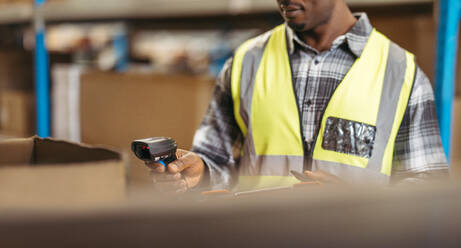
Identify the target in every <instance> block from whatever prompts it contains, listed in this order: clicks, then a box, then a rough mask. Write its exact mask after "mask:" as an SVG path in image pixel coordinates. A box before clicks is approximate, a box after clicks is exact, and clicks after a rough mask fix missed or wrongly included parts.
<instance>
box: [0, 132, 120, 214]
mask: <svg viewBox="0 0 461 248" xmlns="http://www.w3.org/2000/svg"><path fill="white" fill-rule="evenodd" d="M125 166H126V160H125V159H124V158H123V155H122V154H120V153H117V152H114V151H111V150H107V149H104V148H98V147H90V146H84V145H78V144H73V143H68V142H65V141H56V140H52V139H41V138H38V137H32V138H26V139H9V140H5V141H3V142H0V199H1V201H0V205H1V206H2V207H5V206H7V207H8V206H9V207H14V206H23V207H24V206H30V207H37V206H61V205H84V206H86V205H91V204H100V203H111V202H116V201H119V200H123V199H124V198H125V188H126V179H125V177H126V176H125V175H126V173H125Z"/></svg>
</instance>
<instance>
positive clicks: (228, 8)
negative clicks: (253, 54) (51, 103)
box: [0, 0, 433, 24]
mask: <svg viewBox="0 0 461 248" xmlns="http://www.w3.org/2000/svg"><path fill="white" fill-rule="evenodd" d="M347 2H348V3H349V4H350V5H351V6H353V7H354V6H382V5H396V4H430V3H432V2H433V0H348V1H347ZM276 10H277V6H276V1H275V0H220V1H213V0H175V1H172V0H131V1H124V0H98V1H94V0H63V1H49V2H47V3H46V4H45V6H44V7H43V16H44V18H45V19H46V20H47V21H72V20H74V21H75V20H78V21H80V20H98V19H103V20H104V19H125V18H168V17H181V16H203V15H226V14H245V13H261V12H272V11H276ZM33 15H34V7H33V6H32V5H27V4H13V5H12V4H7V5H3V6H2V7H1V8H0V24H9V23H22V22H29V21H30V20H32V18H33Z"/></svg>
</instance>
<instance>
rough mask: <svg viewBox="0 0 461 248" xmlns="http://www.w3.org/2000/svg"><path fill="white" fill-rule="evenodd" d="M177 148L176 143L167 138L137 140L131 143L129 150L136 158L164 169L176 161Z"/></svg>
mask: <svg viewBox="0 0 461 248" xmlns="http://www.w3.org/2000/svg"><path fill="white" fill-rule="evenodd" d="M177 148H178V145H177V144H176V141H174V140H173V139H172V138H167V137H152V138H146V139H139V140H135V141H133V142H132V143H131V150H132V151H133V153H134V154H135V155H136V157H137V158H139V159H141V160H143V161H145V162H149V163H160V164H162V165H163V166H165V168H166V167H167V166H168V164H169V163H171V162H173V161H175V160H176V159H177V158H176V149H177Z"/></svg>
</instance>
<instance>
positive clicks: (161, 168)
mask: <svg viewBox="0 0 461 248" xmlns="http://www.w3.org/2000/svg"><path fill="white" fill-rule="evenodd" d="M146 166H147V167H149V168H150V169H151V170H152V171H154V172H157V173H164V172H165V166H164V165H162V164H160V163H147V162H146Z"/></svg>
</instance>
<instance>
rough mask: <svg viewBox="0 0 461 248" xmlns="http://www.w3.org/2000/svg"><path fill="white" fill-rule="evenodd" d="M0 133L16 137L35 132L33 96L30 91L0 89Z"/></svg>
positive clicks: (27, 135) (26, 135)
mask: <svg viewBox="0 0 461 248" xmlns="http://www.w3.org/2000/svg"><path fill="white" fill-rule="evenodd" d="M0 133H1V134H3V135H10V136H16V137H29V136H31V135H33V134H35V96H34V94H33V93H32V92H27V91H16V90H0Z"/></svg>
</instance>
